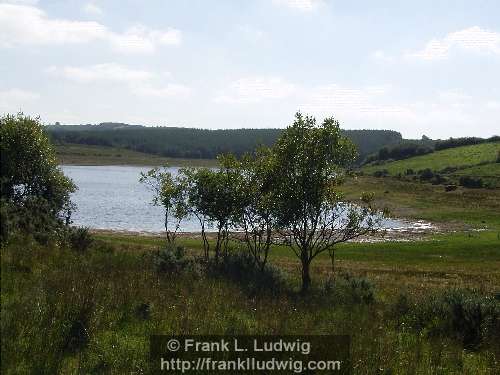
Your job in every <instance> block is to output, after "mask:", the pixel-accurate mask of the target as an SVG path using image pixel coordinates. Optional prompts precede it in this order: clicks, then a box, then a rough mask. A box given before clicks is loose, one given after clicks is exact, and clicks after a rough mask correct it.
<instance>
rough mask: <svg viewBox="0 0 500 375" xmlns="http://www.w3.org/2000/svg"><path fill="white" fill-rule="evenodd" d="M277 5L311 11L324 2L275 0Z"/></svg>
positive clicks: (318, 0)
mask: <svg viewBox="0 0 500 375" xmlns="http://www.w3.org/2000/svg"><path fill="white" fill-rule="evenodd" d="M273 3H274V4H276V5H282V6H286V7H289V8H292V9H296V10H299V11H303V12H310V11H312V10H314V9H316V8H318V7H319V6H320V5H322V4H324V1H323V0H273Z"/></svg>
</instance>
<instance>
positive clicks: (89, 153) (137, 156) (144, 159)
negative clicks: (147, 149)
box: [56, 144, 217, 167]
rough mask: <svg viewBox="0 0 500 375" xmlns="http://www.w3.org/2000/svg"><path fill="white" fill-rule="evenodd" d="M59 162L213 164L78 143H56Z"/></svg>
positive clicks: (88, 163) (76, 163) (171, 164)
mask: <svg viewBox="0 0 500 375" xmlns="http://www.w3.org/2000/svg"><path fill="white" fill-rule="evenodd" d="M56 153H57V158H58V161H59V163H60V164H72V165H148V166H160V165H165V164H168V165H170V166H179V167H181V166H214V165H216V163H217V162H216V160H211V159H175V158H163V157H160V156H156V155H151V154H146V153H143V152H137V151H131V150H127V149H123V148H115V147H104V146H88V145H79V144H64V145H56Z"/></svg>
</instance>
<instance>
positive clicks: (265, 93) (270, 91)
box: [214, 77, 295, 103]
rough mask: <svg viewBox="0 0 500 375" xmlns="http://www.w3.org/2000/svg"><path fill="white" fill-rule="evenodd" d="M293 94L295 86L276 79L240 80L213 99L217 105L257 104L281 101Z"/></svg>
mask: <svg viewBox="0 0 500 375" xmlns="http://www.w3.org/2000/svg"><path fill="white" fill-rule="evenodd" d="M294 92H295V86H294V85H293V84H291V83H289V82H286V81H284V80H282V79H281V78H277V77H270V78H265V77H247V78H241V79H238V80H236V81H234V82H233V83H231V84H230V85H229V87H227V88H226V89H225V90H223V91H222V92H220V93H219V95H217V96H216V97H215V98H214V101H215V102H217V103H257V102H261V101H263V100H269V99H283V98H285V97H288V96H290V95H292V94H293V93H294Z"/></svg>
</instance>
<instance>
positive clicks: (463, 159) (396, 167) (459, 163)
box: [363, 142, 500, 175]
mask: <svg viewBox="0 0 500 375" xmlns="http://www.w3.org/2000/svg"><path fill="white" fill-rule="evenodd" d="M499 150H500V142H494V143H483V144H479V145H472V146H463V147H457V148H450V149H447V150H442V151H436V152H433V153H431V154H427V155H422V156H416V157H413V158H410V159H405V160H398V161H393V162H389V163H385V164H380V165H373V166H368V167H365V168H363V171H364V172H365V173H369V174H371V173H373V172H375V171H377V170H382V169H387V171H388V172H389V174H391V175H396V174H398V173H402V174H404V173H405V171H406V170H408V169H413V170H414V171H415V172H417V171H419V170H422V169H426V168H430V169H432V170H433V171H439V170H442V169H444V168H446V167H466V166H475V165H477V164H479V163H484V162H494V161H495V159H496V157H497V152H498V151H499ZM491 168H492V167H490V166H488V165H485V166H482V168H479V169H477V170H476V169H473V170H472V172H473V173H477V175H479V174H478V173H491V172H490V169H491ZM493 169H494V173H495V174H497V173H498V166H497V167H493Z"/></svg>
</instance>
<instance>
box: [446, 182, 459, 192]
mask: <svg viewBox="0 0 500 375" xmlns="http://www.w3.org/2000/svg"><path fill="white" fill-rule="evenodd" d="M457 188H458V186H457V185H454V184H450V185H446V186H445V187H444V190H445V191H446V192H449V191H455V190H457Z"/></svg>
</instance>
